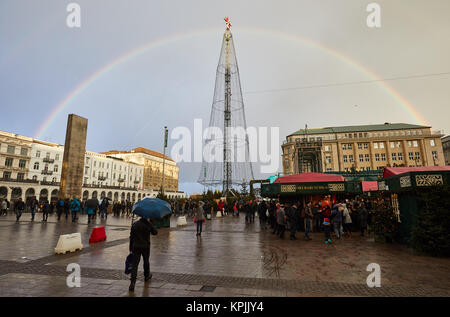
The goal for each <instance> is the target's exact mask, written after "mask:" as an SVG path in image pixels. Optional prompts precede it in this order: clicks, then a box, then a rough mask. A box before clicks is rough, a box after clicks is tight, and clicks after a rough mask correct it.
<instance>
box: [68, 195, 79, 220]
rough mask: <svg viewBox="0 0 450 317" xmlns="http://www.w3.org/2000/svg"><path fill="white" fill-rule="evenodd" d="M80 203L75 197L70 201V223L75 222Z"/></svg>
mask: <svg viewBox="0 0 450 317" xmlns="http://www.w3.org/2000/svg"><path fill="white" fill-rule="evenodd" d="M80 207H81V205H80V202H79V201H78V198H77V197H75V198H74V199H72V202H71V203H70V211H71V212H72V222H75V221H76V220H77V213H78V212H79V211H80Z"/></svg>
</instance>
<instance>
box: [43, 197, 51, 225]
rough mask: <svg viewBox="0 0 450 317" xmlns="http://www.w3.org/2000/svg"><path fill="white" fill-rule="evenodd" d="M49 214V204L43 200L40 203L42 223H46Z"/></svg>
mask: <svg viewBox="0 0 450 317" xmlns="http://www.w3.org/2000/svg"><path fill="white" fill-rule="evenodd" d="M49 212H50V204H49V203H48V200H44V202H43V203H42V222H47V219H48V214H49Z"/></svg>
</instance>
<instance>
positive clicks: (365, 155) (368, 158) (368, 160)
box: [364, 154, 370, 162]
mask: <svg viewBox="0 0 450 317" xmlns="http://www.w3.org/2000/svg"><path fill="white" fill-rule="evenodd" d="M364 160H365V161H366V162H370V156H369V154H364Z"/></svg>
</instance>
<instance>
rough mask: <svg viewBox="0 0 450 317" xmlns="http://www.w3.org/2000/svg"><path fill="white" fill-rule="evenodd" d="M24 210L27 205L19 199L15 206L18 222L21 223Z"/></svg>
mask: <svg viewBox="0 0 450 317" xmlns="http://www.w3.org/2000/svg"><path fill="white" fill-rule="evenodd" d="M24 210H25V203H24V202H23V201H22V198H19V200H18V201H17V202H16V203H15V204H14V211H15V212H16V222H19V220H20V217H21V216H22V213H23V211H24Z"/></svg>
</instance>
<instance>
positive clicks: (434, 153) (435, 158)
mask: <svg viewBox="0 0 450 317" xmlns="http://www.w3.org/2000/svg"><path fill="white" fill-rule="evenodd" d="M431 154H432V155H433V159H434V160H437V151H432V152H431Z"/></svg>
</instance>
